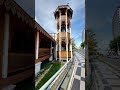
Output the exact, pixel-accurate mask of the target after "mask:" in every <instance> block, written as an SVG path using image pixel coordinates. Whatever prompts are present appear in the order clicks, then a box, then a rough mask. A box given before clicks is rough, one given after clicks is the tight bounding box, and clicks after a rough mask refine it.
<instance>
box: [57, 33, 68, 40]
mask: <svg viewBox="0 0 120 90" xmlns="http://www.w3.org/2000/svg"><path fill="white" fill-rule="evenodd" d="M59 35H60V36H61V37H60V38H66V32H60V33H58V34H57V38H59ZM67 37H68V39H70V33H69V32H67Z"/></svg>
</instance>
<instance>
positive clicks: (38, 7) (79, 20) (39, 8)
mask: <svg viewBox="0 0 120 90" xmlns="http://www.w3.org/2000/svg"><path fill="white" fill-rule="evenodd" d="M67 3H69V6H70V7H71V8H72V10H73V17H72V20H71V33H72V38H73V39H74V40H75V43H76V46H77V47H79V46H80V43H81V42H82V32H83V30H84V28H85V26H84V25H85V1H84V0H35V20H36V21H37V22H38V23H39V24H40V25H41V26H42V27H43V28H44V29H45V30H46V31H47V32H48V33H56V21H55V17H54V14H53V12H54V11H55V10H56V8H57V7H58V6H59V5H66V4H67Z"/></svg>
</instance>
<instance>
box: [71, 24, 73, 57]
mask: <svg viewBox="0 0 120 90" xmlns="http://www.w3.org/2000/svg"><path fill="white" fill-rule="evenodd" d="M71 38H72V36H71V25H70V40H71ZM70 49H71V50H70V51H71V59H72V57H73V55H72V41H71V42H70Z"/></svg>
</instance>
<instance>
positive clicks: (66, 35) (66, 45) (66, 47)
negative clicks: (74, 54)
mask: <svg viewBox="0 0 120 90" xmlns="http://www.w3.org/2000/svg"><path fill="white" fill-rule="evenodd" d="M66 53H67V62H68V29H67V10H66Z"/></svg>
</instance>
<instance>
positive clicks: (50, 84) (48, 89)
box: [39, 59, 73, 90]
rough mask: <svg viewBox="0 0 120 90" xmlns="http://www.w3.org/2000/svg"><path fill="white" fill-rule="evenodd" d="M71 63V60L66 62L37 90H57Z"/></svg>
mask: <svg viewBox="0 0 120 90" xmlns="http://www.w3.org/2000/svg"><path fill="white" fill-rule="evenodd" d="M72 61H73V60H72V59H70V60H69V61H68V62H66V63H65V65H64V66H63V67H62V68H61V69H60V70H58V71H57V72H56V73H55V74H54V75H53V76H52V77H51V78H50V79H49V80H48V81H47V82H46V83H45V84H44V85H43V86H42V87H41V88H40V89H39V90H58V88H59V86H60V85H61V83H62V81H63V80H64V78H65V76H66V74H67V72H68V71H69V69H70V66H71V63H72ZM53 88H54V89H53Z"/></svg>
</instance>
